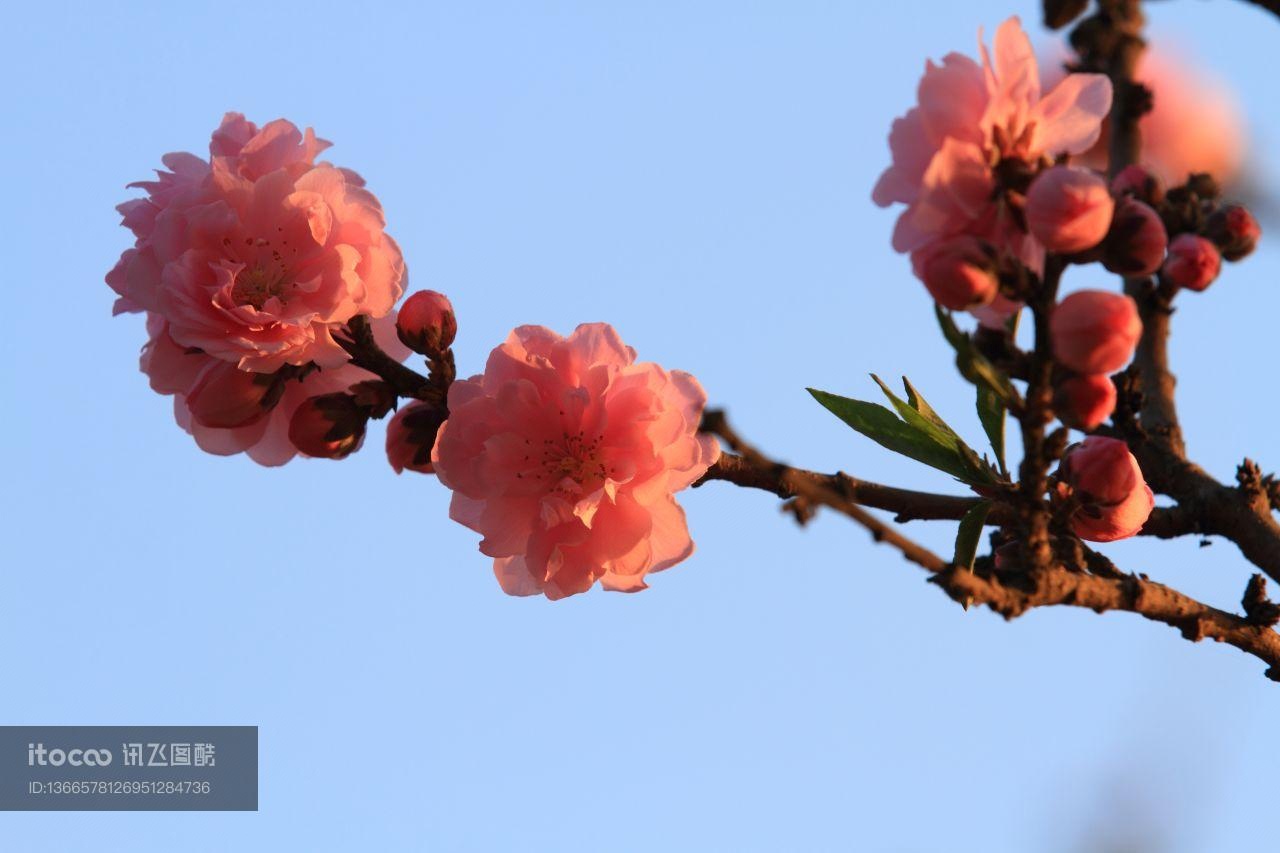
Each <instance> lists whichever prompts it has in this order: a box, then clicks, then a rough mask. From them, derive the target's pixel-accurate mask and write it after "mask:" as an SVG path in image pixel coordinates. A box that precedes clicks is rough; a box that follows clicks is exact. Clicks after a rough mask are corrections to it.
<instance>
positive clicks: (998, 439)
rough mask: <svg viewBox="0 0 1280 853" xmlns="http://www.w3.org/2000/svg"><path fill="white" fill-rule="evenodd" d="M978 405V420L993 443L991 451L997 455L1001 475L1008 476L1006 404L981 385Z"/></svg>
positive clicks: (994, 393) (997, 395)
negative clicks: (1005, 451) (1005, 438)
mask: <svg viewBox="0 0 1280 853" xmlns="http://www.w3.org/2000/svg"><path fill="white" fill-rule="evenodd" d="M977 405H978V420H980V421H982V429H983V430H984V431H985V432H986V433H987V439H988V440H989V441H990V442H991V449H992V451H994V452H995V455H996V464H997V465H999V466H1000V473H1001V474H1004V475H1006V476H1007V475H1008V473H1009V469H1008V467H1007V466H1006V465H1005V462H1004V426H1005V418H1004V413H1005V408H1004V403H1003V402H1002V401H1001V400H1000V395H999V394H997V393H996V392H995V391H992V390H991V389H990V388H988V387H987V386H985V385H979V386H978V401H977Z"/></svg>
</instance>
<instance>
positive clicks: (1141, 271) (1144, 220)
mask: <svg viewBox="0 0 1280 853" xmlns="http://www.w3.org/2000/svg"><path fill="white" fill-rule="evenodd" d="M1168 243H1169V235H1168V233H1167V232H1166V231H1165V230H1164V222H1162V221H1161V220H1160V214H1158V213H1156V212H1155V211H1154V210H1152V209H1151V207H1150V206H1148V205H1146V204H1143V203H1142V202H1140V201H1138V200H1137V199H1134V198H1132V197H1129V196H1126V197H1125V198H1122V199H1120V201H1119V202H1117V203H1116V212H1115V216H1114V217H1112V220H1111V231H1110V233H1108V234H1107V240H1106V243H1105V244H1104V252H1103V254H1102V265H1103V266H1104V267H1106V268H1107V269H1108V270H1110V271H1111V272H1113V273H1116V274H1118V275H1125V276H1130V277H1134V278H1137V277H1141V276H1145V275H1151V274H1152V273H1153V272H1155V271H1156V270H1158V269H1160V264H1161V263H1162V262H1163V261H1164V250H1165V247H1166V246H1167V245H1168Z"/></svg>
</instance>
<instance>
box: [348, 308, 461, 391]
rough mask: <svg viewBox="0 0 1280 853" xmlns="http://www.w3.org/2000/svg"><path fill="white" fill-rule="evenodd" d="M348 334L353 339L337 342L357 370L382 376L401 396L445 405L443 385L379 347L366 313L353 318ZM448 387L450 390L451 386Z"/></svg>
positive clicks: (349, 324)
mask: <svg viewBox="0 0 1280 853" xmlns="http://www.w3.org/2000/svg"><path fill="white" fill-rule="evenodd" d="M347 331H348V333H349V334H350V337H349V338H344V337H341V336H339V337H336V338H334V340H336V341H337V342H338V345H339V346H341V347H342V348H343V349H345V350H346V351H347V352H348V353H350V355H351V363H352V364H354V365H355V366H356V367H363V368H364V369H365V370H367V371H369V372H370V373H372V374H374V375H376V376H378V377H379V378H381V379H382V380H383V381H384V382H386V383H387V384H389V385H390V386H391V387H392V388H394V389H395V390H396V393H397V394H399V395H400V396H401V397H414V398H416V399H418V400H426V401H428V402H430V403H435V404H437V405H441V404H443V403H444V397H443V394H442V393H441V390H440V386H439V384H437V383H433V382H432V381H431V380H430V379H429V378H427V377H426V376H423V375H422V374H421V373H418V372H417V371H416V370H413V369H412V368H409V367H406V366H405V365H403V364H401V363H400V362H398V361H396V360H395V359H394V358H392V357H391V356H389V355H387V354H386V352H384V351H383V349H382V347H380V346H378V342H377V341H376V340H374V337H373V327H372V326H370V325H369V318H368V317H366V316H365V315H363V314H360V315H357V316H355V317H352V318H351V322H350V323H348V324H347ZM450 379H452V377H450ZM445 387H446V388H447V384H446V386H445Z"/></svg>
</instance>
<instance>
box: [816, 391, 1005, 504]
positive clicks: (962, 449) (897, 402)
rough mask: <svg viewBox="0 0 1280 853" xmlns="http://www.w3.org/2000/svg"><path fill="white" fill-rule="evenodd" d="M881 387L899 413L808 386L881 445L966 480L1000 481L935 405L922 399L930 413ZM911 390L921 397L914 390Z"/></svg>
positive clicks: (846, 420)
mask: <svg viewBox="0 0 1280 853" xmlns="http://www.w3.org/2000/svg"><path fill="white" fill-rule="evenodd" d="M876 381H877V382H879V379H877V380H876ZM880 387H881V388H883V389H884V392H885V394H886V395H887V396H888V397H889V399H890V401H891V402H892V403H893V405H894V408H895V409H897V414H896V415H895V414H894V412H893V411H890V410H889V409H887V408H885V407H884V406H881V405H878V404H876V403H867V402H864V401H862V400H853V399H850V398H848V397H841V396H839V395H837V394H829V393H827V392H826V391H818V390H816V389H814V388H810V389H808V390H809V393H810V394H812V395H813V398H814V399H815V400H817V401H818V402H819V403H821V404H822V405H823V406H824V407H826V409H827V410H828V411H830V412H831V413H832V414H834V415H835V416H836V417H838V418H840V420H842V421H844V422H845V423H846V424H848V425H849V426H851V427H853V428H854V429H855V430H857V431H858V432H860V433H862V434H863V435H865V436H866V437H867V438H870V439H871V440H872V441H874V442H876V443H877V444H879V445H880V446H881V447H885V448H887V449H889V450H892V451H894V452H895V453H901V454H902V455H903V456H907V457H909V458H911V459H914V460H916V461H917V462H922V463H924V464H925V465H928V466H930V467H932V468H937V469H938V470H939V471H944V472H946V473H948V474H950V475H951V476H953V477H955V478H956V479H958V480H961V481H963V482H965V483H978V484H991V483H994V482H996V481H997V478H996V476H995V474H994V472H993V471H992V470H991V467H990V466H989V465H987V464H986V463H984V462H983V461H982V460H981V459H979V458H978V455H977V454H976V453H974V452H973V450H972V449H971V448H969V447H968V446H967V445H965V443H964V442H963V441H961V440H960V437H959V436H957V435H956V434H955V432H954V431H953V430H952V429H951V428H950V427H949V426H947V425H946V423H945V422H944V421H943V420H942V419H941V418H939V417H938V416H937V414H936V413H935V412H934V411H933V409H931V408H928V404H927V403H923V401H922V400H921V403H922V404H923V405H924V407H925V408H926V409H927V411H928V412H929V413H930V415H929V416H926V415H924V414H922V413H921V412H920V411H919V410H917V409H915V408H914V407H912V406H911V404H910V403H908V402H906V401H903V400H901V399H899V398H898V397H897V396H895V395H894V394H893V392H891V391H889V389H888V388H887V387H885V385H884V383H880ZM911 393H912V394H913V395H914V396H915V397H916V399H918V400H919V399H920V398H919V395H918V394H915V392H914V390H913V391H912V392H911Z"/></svg>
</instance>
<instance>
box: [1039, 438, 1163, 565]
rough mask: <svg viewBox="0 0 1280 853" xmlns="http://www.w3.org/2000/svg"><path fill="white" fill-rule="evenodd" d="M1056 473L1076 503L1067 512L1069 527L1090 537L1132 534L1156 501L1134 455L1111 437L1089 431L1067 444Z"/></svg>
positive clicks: (1096, 539) (1105, 539) (1110, 539)
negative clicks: (1088, 434) (1070, 511)
mask: <svg viewBox="0 0 1280 853" xmlns="http://www.w3.org/2000/svg"><path fill="white" fill-rule="evenodd" d="M1058 478H1059V480H1060V481H1061V482H1063V483H1065V484H1066V485H1067V486H1069V487H1070V488H1071V490H1072V494H1073V496H1074V497H1075V499H1076V501H1077V502H1078V504H1079V506H1078V508H1077V509H1076V510H1075V512H1073V513H1072V515H1071V529H1072V531H1073V532H1074V533H1075V534H1076V535H1077V536H1079V537H1080V538H1081V539H1087V540H1089V541H1090V542H1114V541H1115V540H1117V539H1127V538H1128V537H1130V536H1133V535H1134V534H1136V533H1137V532H1138V531H1139V530H1141V529H1142V525H1144V524H1146V523H1147V518H1148V517H1150V515H1151V510H1152V508H1154V506H1155V496H1154V495H1153V494H1152V493H1151V488H1150V487H1149V486H1148V485H1147V483H1146V481H1145V480H1144V479H1143V477H1142V469H1141V468H1139V467H1138V460H1137V459H1135V458H1133V454H1132V453H1130V452H1129V448H1128V447H1127V446H1126V445H1125V443H1124V442H1123V441H1119V440H1117V439H1114V438H1105V437H1103V436H1100V435H1091V436H1089V437H1088V438H1086V439H1085V440H1084V441H1083V442H1081V443H1080V444H1077V445H1074V446H1073V447H1071V448H1068V450H1067V452H1066V455H1064V456H1063V457H1062V463H1061V464H1060V465H1059V466H1058Z"/></svg>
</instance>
